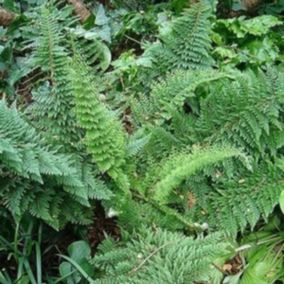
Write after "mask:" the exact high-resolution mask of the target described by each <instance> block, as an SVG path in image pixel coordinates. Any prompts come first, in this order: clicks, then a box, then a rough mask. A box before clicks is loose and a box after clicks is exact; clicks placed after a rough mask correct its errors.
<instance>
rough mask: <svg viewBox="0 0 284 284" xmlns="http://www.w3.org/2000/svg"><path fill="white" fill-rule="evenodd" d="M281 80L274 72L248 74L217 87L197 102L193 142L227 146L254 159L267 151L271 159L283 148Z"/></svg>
mask: <svg viewBox="0 0 284 284" xmlns="http://www.w3.org/2000/svg"><path fill="white" fill-rule="evenodd" d="M282 76H283V75H282V73H281V72H279V71H277V70H275V69H269V70H268V72H267V73H264V72H263V71H259V72H257V73H256V74H254V73H253V72H252V71H248V72H244V73H243V74H240V75H237V76H236V80H235V81H233V82H228V81H227V80H224V82H222V83H218V84H217V86H216V87H214V88H213V91H212V93H210V94H209V95H208V96H207V98H205V99H204V100H202V101H201V106H200V108H201V109H200V114H199V117H198V119H197V122H196V124H195V133H196V136H197V139H198V140H199V141H204V140H205V141H208V142H210V143H230V144H233V145H235V146H236V147H241V148H243V149H246V151H248V152H249V153H250V154H253V155H254V157H255V158H257V157H260V156H263V155H264V154H265V153H266V152H267V151H268V152H270V153H271V154H272V155H275V153H276V152H277V149H279V148H280V147H282V145H283V135H282V128H283V126H282V123H281V122H280V120H281V119H280V116H281V109H282V102H283V83H282ZM217 90H218V93H217Z"/></svg>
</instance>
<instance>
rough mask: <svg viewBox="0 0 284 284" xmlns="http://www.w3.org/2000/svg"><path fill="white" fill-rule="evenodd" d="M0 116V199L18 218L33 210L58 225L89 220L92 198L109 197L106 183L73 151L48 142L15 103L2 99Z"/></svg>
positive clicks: (39, 216) (50, 222)
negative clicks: (11, 105) (76, 159)
mask: <svg viewBox="0 0 284 284" xmlns="http://www.w3.org/2000/svg"><path fill="white" fill-rule="evenodd" d="M0 117H1V119H0V160H1V165H0V170H1V171H0V172H1V192H0V195H1V197H2V201H1V204H2V205H4V206H5V207H7V208H8V209H9V210H10V211H11V212H12V213H13V215H14V216H15V217H16V218H20V217H21V216H22V215H23V214H24V212H29V213H30V214H31V215H33V216H36V217H37V218H41V219H43V220H45V221H46V222H47V223H49V224H51V225H52V226H54V227H56V228H58V227H61V226H62V225H63V224H65V223H66V222H68V221H72V222H75V223H88V222H89V220H90V219H89V217H90V213H91V212H90V210H89V209H88V207H89V206H90V204H89V201H88V199H89V198H94V197H98V198H102V199H105V198H106V199H107V198H109V193H108V192H107V189H106V188H105V187H104V185H103V184H102V185H100V183H99V182H96V181H95V179H94V178H93V177H92V176H91V177H90V176H88V175H90V169H88V167H87V166H86V167H85V168H84V171H82V172H80V167H78V166H77V165H76V162H74V161H73V160H72V158H71V157H70V156H68V155H65V154H59V153H58V151H57V150H56V149H54V148H53V149H51V148H50V147H48V146H46V142H45V140H44V139H43V138H41V137H40V136H39V135H38V134H37V132H36V131H35V129H34V128H32V127H31V126H30V125H29V124H28V123H27V122H26V121H24V120H23V119H22V118H21V116H20V115H19V113H18V112H17V111H16V109H15V108H14V109H9V108H8V107H7V106H6V104H5V102H3V101H2V102H1V104H0ZM46 189H48V190H46ZM104 191H105V193H104ZM67 200H69V201H70V202H71V200H72V203H71V204H68V203H67ZM84 206H86V208H85V209H83V207H84ZM87 209H88V210H87Z"/></svg>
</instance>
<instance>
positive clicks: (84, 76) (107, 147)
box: [72, 58, 128, 190]
mask: <svg viewBox="0 0 284 284" xmlns="http://www.w3.org/2000/svg"><path fill="white" fill-rule="evenodd" d="M72 67H73V74H72V83H73V84H74V85H73V86H74V93H75V98H76V114H77V117H78V120H79V122H80V125H81V126H82V127H83V128H84V129H85V130H86V136H85V138H84V141H85V144H86V145H87V149H88V151H89V152H90V154H92V157H93V159H94V160H95V162H96V163H97V165H98V167H99V169H100V170H101V171H102V172H108V173H109V174H110V176H111V177H113V178H114V180H115V181H117V182H118V184H119V186H121V187H122V188H123V189H125V190H126V189H127V187H128V185H127V179H126V177H125V176H124V175H123V173H122V167H123V166H124V164H125V156H126V153H125V147H126V145H125V134H124V132H123V131H122V127H121V125H120V123H119V122H118V120H117V119H116V118H115V117H114V113H111V112H110V110H108V109H107V107H106V106H105V105H104V104H103V103H102V102H101V101H100V97H99V93H98V92H97V89H98V88H97V86H96V83H95V81H94V80H93V79H92V77H91V76H90V75H89V74H88V68H87V67H86V66H85V65H84V64H83V63H82V62H81V60H80V59H79V58H75V59H74V62H73V65H72Z"/></svg>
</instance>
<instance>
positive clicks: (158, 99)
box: [150, 69, 230, 119]
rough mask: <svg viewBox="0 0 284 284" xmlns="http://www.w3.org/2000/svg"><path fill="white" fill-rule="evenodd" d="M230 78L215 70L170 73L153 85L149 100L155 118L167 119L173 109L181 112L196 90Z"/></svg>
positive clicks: (228, 75)
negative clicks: (152, 106)
mask: <svg viewBox="0 0 284 284" xmlns="http://www.w3.org/2000/svg"><path fill="white" fill-rule="evenodd" d="M226 77H230V74H226V73H221V72H218V71H217V70H213V69H207V70H189V71H184V70H178V71H175V72H173V73H170V74H168V75H167V76H166V78H165V79H164V80H162V81H161V82H159V83H158V84H153V86H152V91H151V95H150V99H151V102H152V104H153V105H154V107H155V110H156V113H155V115H156V117H158V118H159V117H162V118H164V119H169V118H171V117H172V113H173V109H174V110H178V111H181V110H182V107H183V106H184V103H185V101H186V100H188V99H190V98H193V97H195V96H196V92H195V91H196V89H197V88H198V87H199V86H200V85H201V86H206V85H209V84H210V83H212V82H214V81H221V80H222V79H224V78H226Z"/></svg>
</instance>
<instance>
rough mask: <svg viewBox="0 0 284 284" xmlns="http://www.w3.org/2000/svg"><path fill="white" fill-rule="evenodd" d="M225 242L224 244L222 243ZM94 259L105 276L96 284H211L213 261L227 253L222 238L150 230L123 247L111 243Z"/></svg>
mask: <svg viewBox="0 0 284 284" xmlns="http://www.w3.org/2000/svg"><path fill="white" fill-rule="evenodd" d="M221 240H223V241H221ZM101 247H102V248H103V249H104V253H103V254H97V255H96V256H95V258H94V259H93V261H92V263H94V265H95V267H97V268H98V269H100V270H101V271H102V273H103V276H102V277H101V279H100V280H98V282H97V283H181V284H182V283H196V282H201V281H206V282H207V281H208V283H212V282H211V280H212V278H211V277H212V275H213V273H214V272H215V270H216V268H215V267H214V266H213V265H212V263H214V261H215V260H216V259H217V258H218V257H220V256H222V255H224V254H225V253H226V248H227V247H228V243H227V242H224V239H223V238H222V236H221V235H220V234H212V235H210V236H208V237H206V238H203V237H198V238H197V239H193V238H192V237H186V236H184V235H182V234H180V233H171V232H167V231H163V230H160V229H158V230H156V231H155V232H152V231H151V230H150V229H149V228H147V229H146V230H145V229H144V231H143V232H142V233H140V234H139V235H137V236H136V235H134V236H132V239H131V241H129V242H127V243H126V244H125V246H124V247H117V248H115V247H114V244H112V243H108V244H105V245H104V246H101Z"/></svg>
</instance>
